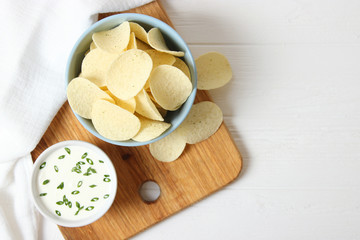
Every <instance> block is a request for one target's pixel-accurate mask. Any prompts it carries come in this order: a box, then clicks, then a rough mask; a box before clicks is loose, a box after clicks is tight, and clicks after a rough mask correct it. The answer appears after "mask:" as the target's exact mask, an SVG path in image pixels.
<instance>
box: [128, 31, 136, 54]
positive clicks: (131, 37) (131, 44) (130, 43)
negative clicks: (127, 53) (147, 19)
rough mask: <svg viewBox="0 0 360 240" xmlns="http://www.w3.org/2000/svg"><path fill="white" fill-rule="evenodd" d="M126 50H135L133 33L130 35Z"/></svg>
mask: <svg viewBox="0 0 360 240" xmlns="http://www.w3.org/2000/svg"><path fill="white" fill-rule="evenodd" d="M126 49H127V50H130V49H137V45H136V38H135V33H133V32H131V33H130V40H129V44H128V46H127V48H126Z"/></svg>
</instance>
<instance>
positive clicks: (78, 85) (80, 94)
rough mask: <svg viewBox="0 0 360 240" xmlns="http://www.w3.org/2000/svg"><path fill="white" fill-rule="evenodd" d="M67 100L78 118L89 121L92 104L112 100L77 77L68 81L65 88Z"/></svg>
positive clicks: (90, 83) (92, 85)
mask: <svg viewBox="0 0 360 240" xmlns="http://www.w3.org/2000/svg"><path fill="white" fill-rule="evenodd" d="M66 92H67V98H68V101H69V104H70V106H71V108H72V109H73V110H74V111H75V112H76V113H77V114H79V116H81V117H83V118H87V119H91V110H92V107H93V104H94V102H96V101H97V100H99V99H105V100H107V101H109V102H114V100H113V99H112V98H111V97H110V96H109V95H108V94H107V93H106V92H104V91H103V90H101V89H100V88H99V87H98V86H97V85H96V84H94V83H93V82H91V81H89V80H87V79H85V78H81V77H77V78H74V79H72V80H71V81H70V83H69V85H68V87H67V90H66Z"/></svg>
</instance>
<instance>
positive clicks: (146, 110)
mask: <svg viewBox="0 0 360 240" xmlns="http://www.w3.org/2000/svg"><path fill="white" fill-rule="evenodd" d="M135 100H136V109H135V111H136V112H137V113H139V114H140V115H142V116H144V117H147V118H149V119H153V120H158V121H164V118H163V117H162V116H161V114H160V113H159V111H158V109H157V108H156V106H155V105H154V103H153V102H152V101H151V99H150V98H149V96H148V94H147V92H146V91H145V90H142V91H140V92H139V94H138V95H136V97H135Z"/></svg>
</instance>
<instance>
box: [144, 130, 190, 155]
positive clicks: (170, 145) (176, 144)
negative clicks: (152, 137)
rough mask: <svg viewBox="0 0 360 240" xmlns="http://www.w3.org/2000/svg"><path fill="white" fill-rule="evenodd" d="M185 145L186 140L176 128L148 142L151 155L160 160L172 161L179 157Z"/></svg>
mask: <svg viewBox="0 0 360 240" xmlns="http://www.w3.org/2000/svg"><path fill="white" fill-rule="evenodd" d="M185 146H186V141H185V139H184V137H183V136H182V135H181V133H180V132H179V131H177V130H175V131H173V132H172V133H170V134H169V135H168V136H166V137H164V138H162V139H160V140H158V141H156V142H154V143H150V144H149V149H150V153H151V155H152V156H153V157H154V158H155V159H157V160H159V161H161V162H172V161H174V160H176V159H178V158H179V157H180V155H181V154H182V152H183V151H184V149H185Z"/></svg>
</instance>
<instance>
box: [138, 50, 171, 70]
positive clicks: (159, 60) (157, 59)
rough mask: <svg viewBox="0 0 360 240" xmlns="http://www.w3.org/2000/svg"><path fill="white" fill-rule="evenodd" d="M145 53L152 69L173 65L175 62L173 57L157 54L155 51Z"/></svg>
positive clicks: (162, 53) (166, 54) (161, 53)
mask: <svg viewBox="0 0 360 240" xmlns="http://www.w3.org/2000/svg"><path fill="white" fill-rule="evenodd" d="M145 52H146V53H147V54H149V56H150V57H151V59H152V61H153V69H154V68H156V67H157V66H160V65H173V64H174V62H175V57H174V56H173V55H170V54H168V53H164V52H159V51H156V50H155V49H149V50H145Z"/></svg>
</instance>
